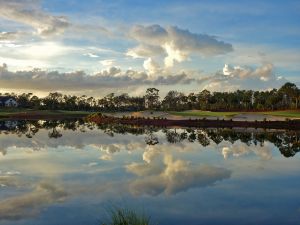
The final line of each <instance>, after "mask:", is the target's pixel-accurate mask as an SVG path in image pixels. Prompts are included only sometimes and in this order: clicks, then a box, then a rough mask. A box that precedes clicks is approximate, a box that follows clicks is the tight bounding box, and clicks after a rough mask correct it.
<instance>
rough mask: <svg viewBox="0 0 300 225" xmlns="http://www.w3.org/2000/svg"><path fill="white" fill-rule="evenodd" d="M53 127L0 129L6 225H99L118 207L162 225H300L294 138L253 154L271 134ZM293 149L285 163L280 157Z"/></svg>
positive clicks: (1, 218)
mask: <svg viewBox="0 0 300 225" xmlns="http://www.w3.org/2000/svg"><path fill="white" fill-rule="evenodd" d="M40 123H41V124H42V122H40ZM23 126H25V125H24V124H23ZM55 126H56V128H53V126H52V127H51V126H43V125H37V124H35V125H34V124H32V125H30V126H29V125H28V124H26V129H22V130H20V129H19V128H16V127H15V128H14V127H13V128H8V129H3V128H2V131H1V133H0V146H1V147H0V224H1V225H2V224H3V225H20V224H26V225H40V224H41V225H50V224H55V225H60V224H61V225H77V224H78V225H89V224H90V225H94V224H95V225H96V224H101V222H106V221H108V219H109V217H108V215H107V212H108V209H109V208H110V207H113V206H118V207H122V208H130V209H133V210H136V211H138V212H142V213H145V214H147V215H150V216H151V221H152V222H153V224H158V225H167V224H168V225H169V224H172V225H177V224H178V225H179V224H190V225H198V224H199V225H200V224H203V225H204V224H205V225H209V224H222V225H225V224H228V225H229V224H230V225H235V224H237V225H243V224H270V225H276V224H280V225H283V224H300V173H299V171H300V153H297V152H298V151H299V147H297V145H296V144H299V136H298V135H299V133H297V132H290V133H288V134H287V132H284V131H280V132H279V134H278V135H277V134H276V135H277V136H278V138H277V139H276V140H275V141H273V139H271V138H265V139H264V140H263V141H262V142H258V143H257V144H256V145H255V140H254V139H255V138H253V137H254V136H255V135H257V134H259V135H260V136H261V134H262V135H264V136H267V135H268V134H269V133H271V132H264V131H256V130H255V131H254V130H247V131H237V134H238V135H235V138H234V140H232V138H224V137H222V135H223V136H224V133H221V134H219V133H220V132H219V131H217V130H212V131H207V130H199V129H198V130H194V131H193V132H194V133H195V134H196V136H197V137H196V138H192V140H191V139H188V138H187V137H186V135H184V134H185V133H186V132H185V130H184V129H170V130H159V129H156V130H151V129H150V130H149V129H146V130H144V131H143V132H140V133H139V134H131V133H128V132H122V133H123V134H120V131H117V132H116V130H114V129H110V128H105V129H103V128H102V129H99V128H97V127H92V126H90V125H84V124H81V125H77V126H76V129H74V130H70V129H68V128H66V127H63V126H62V125H60V124H59V123H58V124H56V125H55ZM55 126H54V127H55ZM35 127H39V129H38V131H35V129H34V128H35ZM90 128H93V129H92V130H91V129H90ZM32 130H34V132H32ZM53 132H54V134H60V135H53ZM190 132H191V131H189V132H188V136H189V134H190ZM28 133H31V134H30V135H27V136H26V134H28ZM51 134H52V135H51ZM169 134H171V135H169ZM241 134H242V135H241ZM243 134H246V136H247V138H246V140H245V137H244V136H243ZM172 135H173V136H172ZM276 135H275V136H276ZM53 136H55V138H53ZM232 136H234V135H232ZM260 136H259V137H260ZM28 137H30V138H28ZM149 137H150V139H155V144H153V145H149V142H147V140H149ZM167 137H169V138H167ZM199 137H202V138H203V137H205V138H206V139H205V141H206V142H207V141H208V142H207V143H206V144H203V140H202V142H201V141H200V142H201V143H202V144H203V145H202V144H200V142H199ZM283 139H284V140H285V141H284V143H283V142H282V143H281V142H280V144H278V141H279V140H283ZM168 140H169V141H168ZM213 140H215V141H213ZM229 140H230V141H229ZM156 141H158V143H156ZM170 141H171V142H173V143H170ZM205 141H204V142H205ZM288 141H290V142H288ZM147 143H148V144H147ZM292 144H294V145H295V146H296V147H294V148H293V150H291V149H288V151H292V153H291V154H286V156H289V157H286V156H285V155H284V154H283V153H282V152H283V151H285V150H281V151H280V149H279V148H281V147H280V146H283V145H285V146H286V145H292ZM298 146H299V145H298Z"/></svg>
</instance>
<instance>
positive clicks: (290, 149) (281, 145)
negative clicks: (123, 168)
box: [0, 120, 300, 157]
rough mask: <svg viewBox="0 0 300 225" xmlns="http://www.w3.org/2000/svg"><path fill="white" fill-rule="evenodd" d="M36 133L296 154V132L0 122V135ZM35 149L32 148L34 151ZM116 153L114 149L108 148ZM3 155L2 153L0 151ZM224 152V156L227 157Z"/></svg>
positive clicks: (298, 135) (29, 135) (76, 122)
mask: <svg viewBox="0 0 300 225" xmlns="http://www.w3.org/2000/svg"><path fill="white" fill-rule="evenodd" d="M40 129H43V130H48V137H49V138H61V137H62V136H63V132H64V131H66V130H72V131H80V132H82V133H83V132H85V131H86V130H94V129H99V130H102V131H103V132H104V133H105V134H107V135H108V136H110V137H114V135H115V134H122V135H125V134H133V135H145V138H144V140H145V143H146V144H147V145H156V144H159V138H158V137H157V135H156V133H158V132H159V131H162V132H163V133H164V134H165V137H164V138H165V140H167V141H168V142H169V143H181V142H183V141H188V142H198V143H199V144H200V145H201V146H202V147H207V146H209V145H210V144H211V143H212V142H213V143H215V144H217V145H219V144H220V143H222V142H229V143H231V144H234V143H235V142H237V141H240V142H242V143H245V144H246V145H247V146H252V145H253V146H258V145H259V146H261V147H263V146H264V143H265V142H270V143H273V144H274V145H275V146H276V147H277V148H278V149H279V151H280V152H281V154H282V155H283V156H285V157H293V156H294V155H295V154H296V153H297V152H299V151H300V130H299V131H287V130H263V129H247V130H245V129H226V128H224V129H223V128H222V129H220V128H219V129H217V128H215V129H191V128H187V129H182V128H181V129H178V128H177V129H176V128H173V129H172V128H168V129H167V128H157V127H135V126H129V125H118V124H117V125H116V124H102V125H96V124H93V123H85V122H84V121H83V120H63V121H1V122H0V134H1V133H3V134H16V135H17V136H18V137H22V136H23V135H25V136H26V137H27V138H32V137H33V136H34V135H36V133H38V132H39V130H40ZM35 149H36V148H35ZM111 149H115V150H112V151H116V147H115V146H111ZM0 151H1V152H2V154H3V155H5V154H6V153H7V151H6V150H5V149H3V148H2V149H1V150H0ZM228 151H229V150H227V149H224V154H225V155H226V157H227V156H228Z"/></svg>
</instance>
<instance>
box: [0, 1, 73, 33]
mask: <svg viewBox="0 0 300 225" xmlns="http://www.w3.org/2000/svg"><path fill="white" fill-rule="evenodd" d="M0 5H1V7H0V16H1V17H2V18H5V19H8V20H12V21H15V22H18V23H21V24H25V25H28V26H30V27H32V28H34V29H35V31H36V32H37V34H38V35H40V36H42V37H47V36H51V35H57V34H61V33H63V32H64V31H65V29H66V28H68V27H69V26H70V23H69V22H68V20H67V19H66V18H65V17H63V16H52V15H50V14H49V13H47V12H46V11H44V10H43V9H42V8H41V6H40V1H39V0H23V1H17V0H10V1H6V0H1V1H0Z"/></svg>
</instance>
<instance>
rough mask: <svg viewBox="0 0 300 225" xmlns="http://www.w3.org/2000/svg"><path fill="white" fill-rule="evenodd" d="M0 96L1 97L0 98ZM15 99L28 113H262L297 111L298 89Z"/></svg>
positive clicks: (26, 96)
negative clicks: (192, 111)
mask: <svg viewBox="0 0 300 225" xmlns="http://www.w3.org/2000/svg"><path fill="white" fill-rule="evenodd" d="M0 95H2V94H0ZM4 95H7V96H12V97H14V98H15V99H16V101H17V102H18V104H19V106H20V107H22V108H30V109H47V110H72V111H78V110H83V111H103V112H105V111H108V112H112V111H140V110H145V109H150V110H169V111H182V110H192V109H197V110H210V111H263V110H284V109H299V101H300V89H299V88H298V87H297V86H296V85H295V84H293V83H289V82H288V83H286V84H284V85H283V86H282V87H280V88H279V89H272V90H266V91H252V90H237V91H234V92H210V91H208V90H202V91H200V92H199V93H189V94H184V93H182V92H179V91H175V90H172V91H169V92H168V93H167V94H166V96H164V97H163V98H162V97H160V95H159V90H158V89H156V88H148V89H147V90H146V93H145V95H144V96H129V95H128V94H127V93H124V94H121V95H116V94H115V93H110V94H108V95H106V96H105V97H103V98H94V97H88V96H86V95H82V96H75V95H65V94H62V93H59V92H53V93H49V95H48V96H46V97H38V96H36V95H33V94H32V93H23V94H15V93H5V94H4Z"/></svg>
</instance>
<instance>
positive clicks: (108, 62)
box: [100, 59, 115, 67]
mask: <svg viewBox="0 0 300 225" xmlns="http://www.w3.org/2000/svg"><path fill="white" fill-rule="evenodd" d="M100 63H101V64H102V66H108V67H111V66H113V64H114V63H115V60H114V59H105V60H101V61H100Z"/></svg>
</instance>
